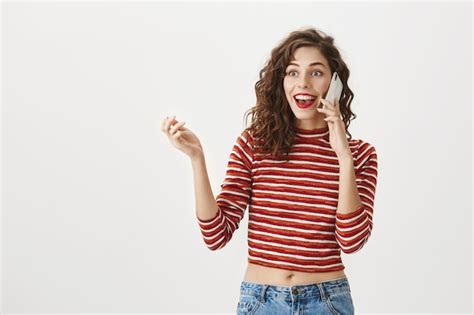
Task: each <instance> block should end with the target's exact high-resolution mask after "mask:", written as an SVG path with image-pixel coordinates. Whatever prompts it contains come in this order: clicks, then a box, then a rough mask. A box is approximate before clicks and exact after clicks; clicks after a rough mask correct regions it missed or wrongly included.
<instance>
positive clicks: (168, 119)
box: [161, 115, 177, 133]
mask: <svg viewBox="0 0 474 315" xmlns="http://www.w3.org/2000/svg"><path fill="white" fill-rule="evenodd" d="M175 117H176V115H173V116H171V117H166V118H165V120H164V121H163V123H162V126H161V130H162V131H163V132H164V133H168V130H169V129H170V125H171V123H173V122H174V121H177V120H176V119H175Z"/></svg>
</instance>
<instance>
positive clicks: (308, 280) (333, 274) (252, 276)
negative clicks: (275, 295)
mask: <svg viewBox="0 0 474 315" xmlns="http://www.w3.org/2000/svg"><path fill="white" fill-rule="evenodd" d="M345 276H346V274H345V273H344V270H337V271H328V272H301V271H293V270H285V269H280V268H271V267H267V266H261V265H257V264H253V263H250V262H249V263H248V265H247V270H246V271H245V276H244V281H247V282H252V283H258V284H268V285H276V286H286V287H290V286H293V285H301V284H314V283H320V282H323V281H329V280H336V279H340V278H344V277H345Z"/></svg>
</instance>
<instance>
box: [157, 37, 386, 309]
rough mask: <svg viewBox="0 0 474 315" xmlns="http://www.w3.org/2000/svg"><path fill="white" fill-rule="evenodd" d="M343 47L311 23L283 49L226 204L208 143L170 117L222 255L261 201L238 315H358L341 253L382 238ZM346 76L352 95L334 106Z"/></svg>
mask: <svg viewBox="0 0 474 315" xmlns="http://www.w3.org/2000/svg"><path fill="white" fill-rule="evenodd" d="M333 42H334V39H333V38H332V37H331V36H327V35H325V34H324V33H322V32H320V31H317V30H315V29H313V28H307V29H303V30H298V31H294V32H291V33H290V34H289V35H288V36H287V37H286V38H285V39H284V40H282V42H281V43H280V44H279V45H278V46H277V47H276V48H274V49H273V50H272V53H271V57H270V59H269V60H268V62H267V63H266V65H265V66H264V68H263V69H262V70H261V71H260V80H259V81H258V82H257V83H256V85H255V90H256V95H257V104H256V105H255V106H254V107H252V108H251V113H252V121H251V126H250V127H247V128H246V129H245V130H244V131H243V132H242V133H241V134H240V135H239V136H238V137H237V139H236V141H235V143H234V146H233V148H232V152H231V154H230V156H229V161H228V165H227V171H226V177H225V180H224V182H223V184H222V185H221V191H220V193H219V194H218V196H217V197H216V198H214V195H213V194H212V190H211V187H210V184H209V178H208V175H207V171H206V165H205V160H204V153H203V150H202V147H201V145H200V142H199V140H198V138H197V137H196V136H195V135H194V134H193V133H192V132H191V131H190V130H189V129H188V128H185V127H184V126H183V125H184V124H185V122H179V121H178V120H176V119H175V116H173V117H171V118H168V117H167V118H166V119H165V120H164V121H163V132H165V133H166V135H167V136H168V137H169V140H170V142H171V143H172V144H173V145H174V146H175V147H176V148H178V149H180V150H182V151H183V152H184V153H185V154H187V155H188V156H189V157H190V158H191V161H192V165H193V171H194V183H195V196H196V207H197V211H196V217H197V221H198V224H199V227H200V229H201V232H202V236H203V240H204V242H205V244H206V245H207V247H208V248H209V249H210V250H217V249H220V248H222V247H224V246H225V245H226V244H227V243H228V242H229V241H230V239H231V238H232V235H233V233H234V231H235V230H236V229H237V228H238V227H239V224H240V221H241V219H242V218H243V216H244V213H245V211H246V209H247V206H249V225H248V266H247V270H246V273H245V276H244V280H243V281H242V283H241V286H240V300H239V302H238V305H237V313H238V314H275V315H276V314H354V305H353V301H352V295H351V290H350V286H349V282H348V279H347V277H346V275H345V273H344V269H345V267H344V265H343V263H342V260H341V251H342V252H344V253H346V254H350V253H355V252H357V251H358V250H360V249H361V248H362V247H363V246H364V245H365V243H366V242H367V240H368V239H369V237H370V234H371V231H372V217H373V206H374V199H375V187H376V182H377V154H376V151H375V147H374V146H373V145H371V144H370V143H368V142H366V141H363V140H360V139H359V140H356V139H352V136H351V135H350V133H349V132H348V127H349V124H350V120H351V118H352V117H354V118H355V117H356V116H355V115H354V114H353V113H352V112H351V109H350V103H351V101H352V97H353V95H354V94H353V93H352V91H351V89H350V88H349V86H348V84H347V81H348V78H349V69H348V68H347V66H346V64H345V62H344V61H343V60H342V58H341V56H340V54H339V51H338V50H337V48H336V47H335V46H334V43H333ZM335 71H336V72H337V73H338V74H339V77H340V79H341V81H342V82H343V92H342V95H341V98H340V99H334V100H325V99H324V98H325V96H326V93H327V91H328V88H329V83H330V81H331V77H332V74H333V73H334V72H335ZM320 105H321V108H319V107H320ZM248 114H249V113H247V115H248ZM346 134H348V135H349V138H347V136H346Z"/></svg>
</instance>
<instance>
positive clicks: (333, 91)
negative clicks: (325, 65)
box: [318, 71, 343, 108]
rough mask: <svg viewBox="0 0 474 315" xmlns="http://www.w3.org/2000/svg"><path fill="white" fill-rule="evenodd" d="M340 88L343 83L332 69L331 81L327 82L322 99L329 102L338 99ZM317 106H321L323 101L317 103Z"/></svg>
mask: <svg viewBox="0 0 474 315" xmlns="http://www.w3.org/2000/svg"><path fill="white" fill-rule="evenodd" d="M342 88H343V85H342V81H341V79H340V78H339V74H338V73H337V72H335V71H334V73H333V74H332V78H331V83H329V89H328V92H327V93H326V96H325V97H324V99H325V100H327V101H329V102H331V103H335V100H336V99H337V100H338V101H339V100H340V98H341V94H342ZM318 107H319V108H322V107H323V103H319V106H318Z"/></svg>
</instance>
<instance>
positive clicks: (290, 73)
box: [286, 70, 323, 77]
mask: <svg viewBox="0 0 474 315" xmlns="http://www.w3.org/2000/svg"><path fill="white" fill-rule="evenodd" d="M292 73H296V71H294V70H291V71H288V72H287V73H286V74H287V75H289V76H290V77H294V75H292ZM314 73H320V75H318V76H319V77H320V76H322V75H323V73H322V72H321V71H313V72H312V74H314Z"/></svg>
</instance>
